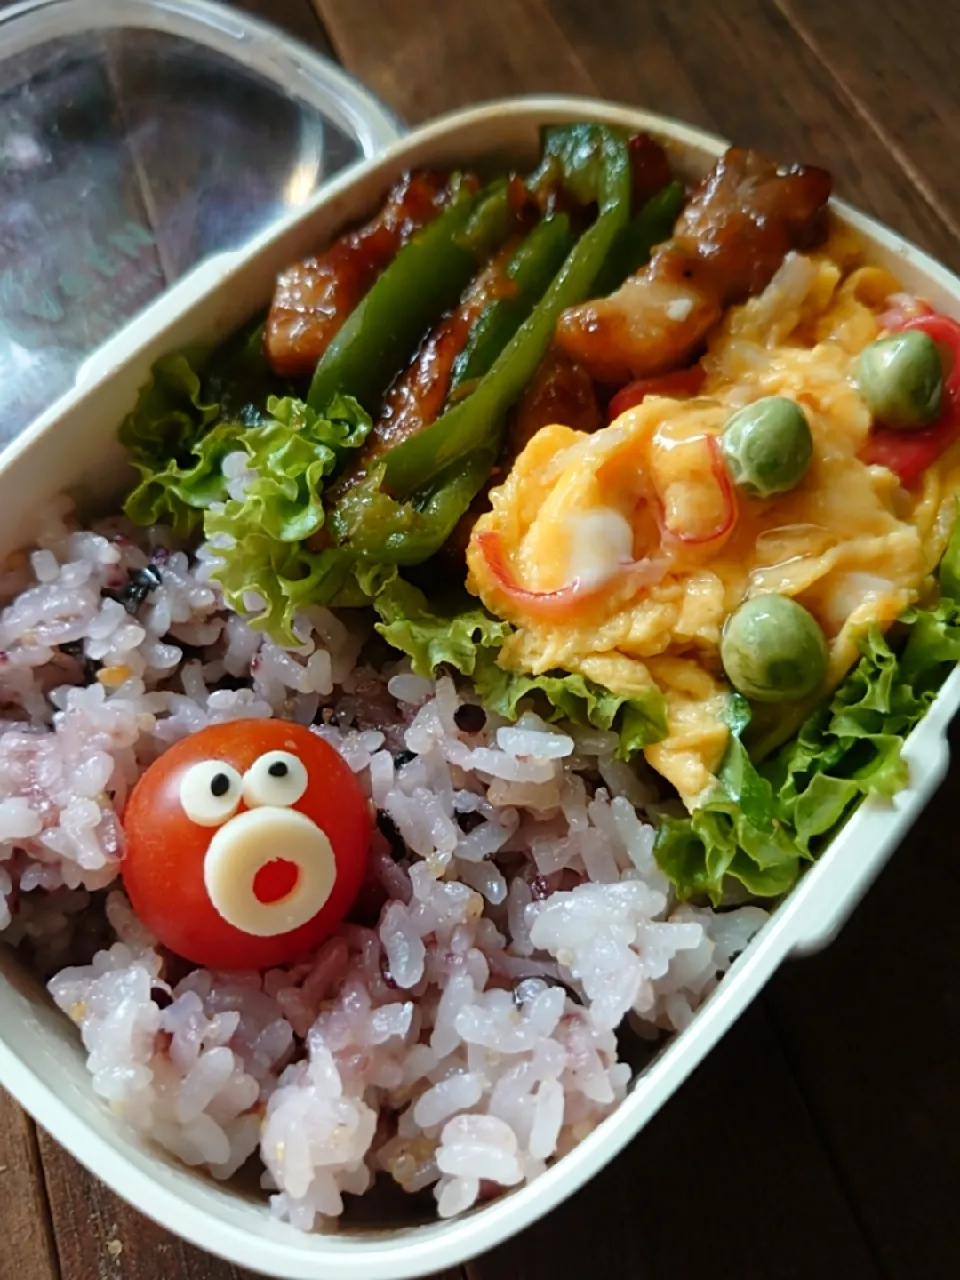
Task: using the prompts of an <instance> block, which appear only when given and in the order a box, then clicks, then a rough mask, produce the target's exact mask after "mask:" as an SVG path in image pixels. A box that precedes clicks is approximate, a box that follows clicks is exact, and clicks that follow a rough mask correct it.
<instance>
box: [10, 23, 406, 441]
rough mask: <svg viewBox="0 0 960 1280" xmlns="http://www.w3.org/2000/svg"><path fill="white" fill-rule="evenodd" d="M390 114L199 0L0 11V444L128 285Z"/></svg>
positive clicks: (284, 188)
mask: <svg viewBox="0 0 960 1280" xmlns="http://www.w3.org/2000/svg"><path fill="white" fill-rule="evenodd" d="M400 131H401V126H400V124H399V121H398V120H397V119H396V117H395V116H394V115H393V114H392V112H391V111H390V110H389V109H388V108H387V107H385V106H383V105H382V104H381V103H380V102H379V101H378V100H377V99H376V98H375V97H373V96H372V95H371V94H370V93H368V92H367V91H366V90H365V89H364V88H363V87H362V86H361V85H359V84H358V83H357V82H356V81H354V80H353V79H351V78H350V77H349V76H348V75H346V74H345V73H344V72H343V71H341V70H340V68H339V67H337V66H336V65H335V64H334V63H333V62H330V61H328V60H327V59H326V58H324V57H322V56H321V55H319V54H317V53H314V52H313V51H312V50H310V49H308V48H307V47H306V46H304V45H301V44H299V43H298V42H296V41H294V40H292V39H290V38H289V37H287V36H286V35H283V34H281V33H280V32H279V31H277V30H276V29H274V28H272V27H270V26H268V25H267V24H265V23H262V22H259V21H257V20H255V19H253V18H250V17H248V16H247V15H245V14H243V13H241V12H238V10H237V9H234V8H230V9H228V8H226V7H224V6H222V5H219V4H214V3H208V2H207V0H83V3H81V2H80V0H28V3H25V4H21V5H17V6H15V7H12V8H10V9H7V10H5V11H4V12H3V13H2V14H0V447H2V446H3V445H6V444H7V443H9V442H10V440H12V439H13V438H14V437H15V436H16V435H18V434H19V433H20V432H21V431H22V430H23V429H24V427H26V426H27V425H28V424H29V423H30V422H31V421H32V420H33V419H34V418H35V417H36V416H37V415H38V414H39V413H40V412H42V411H43V410H44V409H46V408H47V407H49V405H50V404H52V403H53V401H54V400H55V399H56V398H57V397H58V396H60V395H62V394H63V393H64V392H65V391H68V390H69V389H70V387H71V386H72V385H73V382H74V379H75V377H76V374H77V371H78V369H79V368H80V366H81V365H82V364H83V362H84V361H85V360H86V359H87V358H88V357H89V356H90V354H91V353H92V352H94V351H95V350H96V349H97V348H98V347H100V346H101V345H102V344H103V343H104V342H106V341H107V339H108V338H110V337H111V336H112V335H113V334H114V333H115V332H116V331H117V330H118V329H119V328H120V327H121V326H122V325H123V324H125V323H126V322H127V321H129V320H130V318H131V317H132V316H134V315H135V314H136V313H137V312H138V311H140V310H141V309H142V308H143V307H144V306H145V305H146V304H147V303H148V302H150V301H152V300H153V299H154V298H156V297H157V296H158V295H159V294H161V293H163V292H164V291H165V290H166V289H168V288H169V287H170V286H171V285H172V284H173V283H174V282H175V281H177V280H178V279H180V278H181V277H182V276H183V275H185V274H186V273H187V272H188V271H190V270H191V269H192V268H194V267H196V266H197V265H198V264H200V263H202V262H205V261H207V260H209V259H210V258H212V257H213V256H215V255H216V254H218V253H220V252H222V251H225V250H233V249H238V248H241V247H242V246H243V245H244V244H245V243H246V242H247V241H249V240H250V239H252V238H253V237H254V236H255V235H257V234H258V233H259V232H262V231H263V230H265V229H266V228H267V227H269V226H270V225H272V224H273V223H274V222H275V221H276V220H278V219H279V218H281V217H282V216H283V215H284V214H288V213H291V212H292V211H293V210H295V209H296V208H297V207H299V206H301V205H302V204H304V203H305V202H306V201H307V200H309V199H310V198H311V197H312V196H313V195H314V194H315V192H316V191H317V189H318V187H320V186H321V185H322V184H323V182H324V181H325V180H326V179H327V178H329V177H331V176H332V175H333V174H334V173H336V172H337V171H338V170H340V169H342V168H343V167H344V166H345V165H347V164H350V163H351V162H353V161H356V160H361V159H366V158H369V157H370V156H372V155H374V154H376V153H377V152H378V151H380V150H381V149H382V148H383V147H385V146H386V145H388V144H389V143H390V142H392V141H393V140H394V139H395V138H396V137H397V136H398V135H399V133H400Z"/></svg>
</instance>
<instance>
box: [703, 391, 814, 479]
mask: <svg viewBox="0 0 960 1280" xmlns="http://www.w3.org/2000/svg"><path fill="white" fill-rule="evenodd" d="M720 445H721V448H722V450H723V456H724V458H725V460H726V464H727V470H728V472H729V473H730V479H731V480H732V481H733V483H734V484H735V485H736V486H737V488H738V489H742V490H743V491H744V492H745V493H748V494H750V496H751V497H754V498H772V497H773V496H774V495H775V494H777V493H786V492H788V490H790V489H794V488H796V486H797V485H798V484H799V483H800V481H801V480H802V479H803V477H804V476H805V475H806V474H807V470H808V468H809V466H810V462H811V459H812V458H813V436H812V435H811V434H810V424H809V423H808V422H807V418H806V414H805V413H804V412H803V410H802V409H801V408H800V406H799V405H798V404H797V402H796V401H795V400H788V399H787V397H786V396H765V397H764V398H763V399H762V400H756V401H754V403H753V404H748V405H747V406H746V408H744V409H740V410H738V411H737V412H736V413H735V414H734V415H733V416H732V417H731V418H730V419H729V420H728V421H727V425H726V427H725V428H724V431H723V436H722V437H721V441H720Z"/></svg>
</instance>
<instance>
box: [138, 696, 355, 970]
mask: <svg viewBox="0 0 960 1280" xmlns="http://www.w3.org/2000/svg"><path fill="white" fill-rule="evenodd" d="M123 826H124V831H125V834H126V842H127V849H126V853H125V855H124V859H123V862H122V864H121V873H122V876H123V882H124V887H125V888H126V891H127V894H128V896H129V898H130V902H131V904H132V905H133V909H134V911H135V912H136V913H137V915H138V916H139V917H140V919H141V920H142V921H143V923H144V924H145V925H146V926H147V928H148V929H150V930H152V931H153V932H154V933H155V934H156V935H157V937H158V938H159V939H160V941H161V942H162V943H163V944H164V946H166V947H168V948H169V949H170V950H171V951H174V952H176V953H177V955H180V956H183V957H184V958H185V959H187V960H192V961H193V962H194V963H195V964H202V965H207V966H209V967H210V968H213V969H267V968H271V967H272V966H274V965H279V964H287V963H289V962H291V961H294V960H297V959H299V958H300V957H302V956H303V955H305V954H306V953H307V952H308V951H310V950H311V949H312V948H313V947H315V946H317V945H318V944H319V943H321V942H322V941H323V940H324V939H325V938H327V937H328V936H329V935H330V934H331V933H333V932H335V930H336V929H337V928H338V927H339V925H340V923H341V922H342V920H343V919H344V917H345V916H346V914H347V912H348V911H349V910H350V908H351V907H352V905H353V902H354V899H355V898H356V896H357V894H358V893H359V891H360V886H361V884H362V883H363V878H364V873H365V870H366V865H367V852H368V848H369V843H370V835H371V827H372V822H371V814H370V808H369V805H368V803H367V801H366V799H365V798H364V795H363V793H362V791H361V790H360V787H359V785H358V783H357V780H356V778H354V776H353V774H352V772H351V771H350V768H349V767H348V765H347V764H346V763H345V761H344V760H343V759H341V757H340V756H339V755H338V754H337V753H336V751H334V749H333V748H332V747H330V746H328V745H327V743H325V742H324V741H323V740H322V739H321V738H318V737H317V736H316V734H313V733H311V732H310V731H309V729H305V728H303V727H302V726H301V725H297V724H291V723H290V722H289V721H285V720H238V721H234V722H233V723H230V724H222V725H212V726H211V727H210V728H208V729H203V730H201V731H200V732H199V733H196V734H193V735H192V736H191V737H189V738H185V739H183V740H182V741H181V742H178V743H177V744H176V745H175V746H173V747H171V748H170V750H169V751H167V752H165V753H164V755H162V756H161V757H160V758H159V759H158V760H156V761H155V762H154V763H153V764H152V765H151V766H150V767H149V768H148V769H147V770H146V772H145V773H144V774H143V776H142V777H141V778H140V781H139V782H138V783H137V785H136V787H134V790H133V793H132V795H131V796H130V800H129V802H128V804H127V808H126V811H125V813H124V815H123Z"/></svg>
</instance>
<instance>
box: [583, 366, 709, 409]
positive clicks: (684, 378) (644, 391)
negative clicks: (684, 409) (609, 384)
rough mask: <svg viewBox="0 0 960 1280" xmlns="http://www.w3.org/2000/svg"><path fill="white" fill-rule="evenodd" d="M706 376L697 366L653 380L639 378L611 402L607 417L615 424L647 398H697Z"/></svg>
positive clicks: (629, 383)
mask: <svg viewBox="0 0 960 1280" xmlns="http://www.w3.org/2000/svg"><path fill="white" fill-rule="evenodd" d="M706 376H707V375H706V374H705V373H704V371H703V369H702V368H701V367H700V365H698V364H695V365H693V366H692V367H691V368H689V369H674V370H673V372H672V373H658V374H656V375H655V376H654V377H652V378H638V379H637V381H636V382H628V383H627V385H626V386H625V387H621V388H620V390H619V391H618V392H617V394H616V395H615V396H614V397H613V399H612V400H611V401H610V407H609V409H608V410H607V417H608V419H609V420H610V421H611V422H613V420H614V419H615V418H619V417H620V415H621V413H626V412H627V410H628V409H635V408H636V407H637V405H638V404H643V402H644V400H646V398H647V396H669V397H670V398H671V399H674V400H678V399H684V398H685V397H687V396H695V395H697V394H698V393H699V391H700V389H701V387H702V386H703V384H704V381H705V380H706Z"/></svg>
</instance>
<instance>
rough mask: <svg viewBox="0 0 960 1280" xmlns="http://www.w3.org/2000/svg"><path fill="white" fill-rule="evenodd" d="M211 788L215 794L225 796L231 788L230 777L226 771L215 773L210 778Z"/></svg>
mask: <svg viewBox="0 0 960 1280" xmlns="http://www.w3.org/2000/svg"><path fill="white" fill-rule="evenodd" d="M210 790H211V791H212V792H213V794H214V795H215V796H225V795H226V794H227V792H228V791H229V790H230V779H229V778H228V777H227V775H226V774H225V773H215V774H214V775H213V777H212V778H211V779H210Z"/></svg>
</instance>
